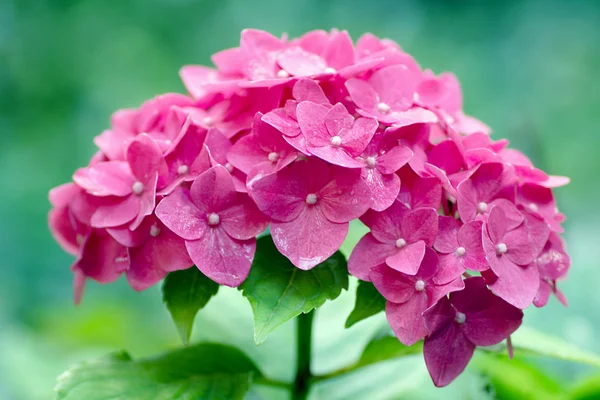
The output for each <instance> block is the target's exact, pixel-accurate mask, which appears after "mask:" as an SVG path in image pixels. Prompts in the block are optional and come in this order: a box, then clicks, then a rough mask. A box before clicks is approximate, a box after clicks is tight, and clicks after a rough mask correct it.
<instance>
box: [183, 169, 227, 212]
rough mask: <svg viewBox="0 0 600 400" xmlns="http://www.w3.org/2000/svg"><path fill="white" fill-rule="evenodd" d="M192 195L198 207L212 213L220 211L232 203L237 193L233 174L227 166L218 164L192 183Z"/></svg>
mask: <svg viewBox="0 0 600 400" xmlns="http://www.w3.org/2000/svg"><path fill="white" fill-rule="evenodd" d="M190 196H191V199H192V201H193V202H194V204H195V205H196V207H198V208H199V209H200V210H202V211H204V212H207V213H210V212H219V211H221V210H223V209H225V208H227V207H229V206H230V205H232V204H233V203H234V201H235V199H236V198H237V193H236V191H235V187H234V186H233V180H232V178H231V174H229V172H227V170H226V169H225V167H223V166H221V165H216V166H214V167H212V168H210V169H209V170H208V171H206V172H204V173H203V174H201V175H200V176H199V177H198V178H197V179H196V180H195V181H194V183H192V187H191V189H190Z"/></svg>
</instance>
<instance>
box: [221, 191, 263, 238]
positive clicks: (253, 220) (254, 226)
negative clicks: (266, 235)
mask: <svg viewBox="0 0 600 400" xmlns="http://www.w3.org/2000/svg"><path fill="white" fill-rule="evenodd" d="M219 219H220V222H221V224H222V226H223V229H224V230H225V232H227V233H228V234H229V236H231V237H232V238H234V239H238V240H247V239H252V238H254V237H256V236H257V235H258V234H260V233H261V232H262V231H264V230H265V229H266V228H267V225H268V224H269V221H268V219H267V217H265V215H264V214H263V213H261V212H260V210H259V209H258V208H257V207H256V204H254V202H253V201H252V200H251V199H250V197H248V195H246V194H242V193H238V199H237V200H236V202H235V204H234V205H233V206H232V207H229V208H227V209H224V210H222V211H220V212H219Z"/></svg>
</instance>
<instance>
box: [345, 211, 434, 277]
mask: <svg viewBox="0 0 600 400" xmlns="http://www.w3.org/2000/svg"><path fill="white" fill-rule="evenodd" d="M361 221H363V222H364V224H365V225H367V226H368V227H369V228H370V229H371V232H370V233H367V234H366V235H365V236H363V237H362V239H361V240H360V241H359V242H358V244H357V245H356V247H355V248H354V250H353V251H352V254H351V255H350V258H349V259H348V271H349V272H350V273H351V274H352V275H354V276H356V277H357V278H359V279H362V280H369V278H368V277H369V271H370V269H371V268H372V267H374V266H377V265H379V264H383V263H385V264H387V265H388V266H389V267H391V268H393V269H395V270H397V271H399V272H402V273H405V274H407V275H415V274H416V273H417V271H418V270H419V266H420V265H421V262H422V261H423V257H425V251H426V249H427V247H431V246H432V245H433V243H434V241H435V238H436V236H437V234H438V216H437V213H436V211H435V209H433V208H418V209H416V210H409V209H408V207H406V206H405V205H404V204H402V203H401V202H399V201H396V202H394V204H392V206H391V207H390V208H388V209H387V210H385V211H382V212H376V211H372V210H369V211H368V212H367V213H366V214H365V215H364V216H363V217H362V218H361Z"/></svg>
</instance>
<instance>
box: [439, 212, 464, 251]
mask: <svg viewBox="0 0 600 400" xmlns="http://www.w3.org/2000/svg"><path fill="white" fill-rule="evenodd" d="M438 225H439V234H438V236H437V238H436V239H435V243H434V247H435V249H436V250H437V251H439V252H441V253H454V251H455V250H456V249H457V248H458V247H459V246H460V245H459V244H458V238H457V235H458V230H459V229H460V227H461V223H460V221H459V220H457V219H456V218H454V217H447V216H439V220H438Z"/></svg>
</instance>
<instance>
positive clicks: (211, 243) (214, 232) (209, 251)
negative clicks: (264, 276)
mask: <svg viewBox="0 0 600 400" xmlns="http://www.w3.org/2000/svg"><path fill="white" fill-rule="evenodd" d="M185 246H186V248H187V251H188V253H189V255H190V257H191V259H192V261H193V262H194V264H196V267H198V269H199V270H200V271H202V273H203V274H204V275H206V276H207V277H209V278H210V279H212V280H213V281H215V282H217V283H218V284H220V285H225V286H231V287H237V286H239V285H240V284H241V283H242V282H244V280H245V279H246V277H247V276H248V273H249V272H250V266H251V265H252V259H253V258H254V252H255V251H256V240H255V239H251V240H236V239H232V238H231V237H230V236H229V235H228V234H227V233H225V231H224V230H223V229H221V228H219V227H216V228H208V229H207V230H206V231H205V233H204V235H203V236H202V237H201V238H200V239H198V240H193V241H186V242H185Z"/></svg>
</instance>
